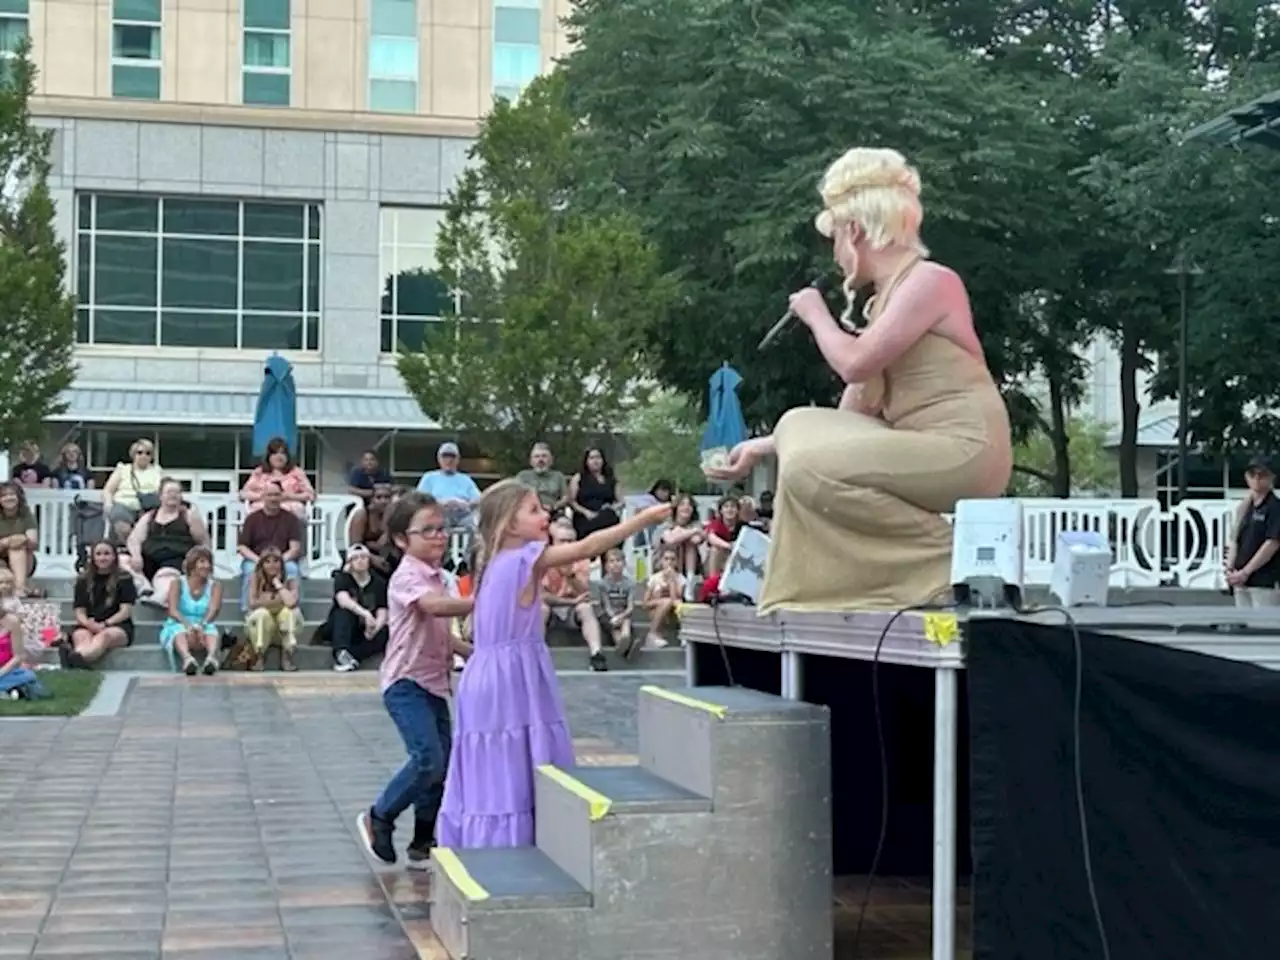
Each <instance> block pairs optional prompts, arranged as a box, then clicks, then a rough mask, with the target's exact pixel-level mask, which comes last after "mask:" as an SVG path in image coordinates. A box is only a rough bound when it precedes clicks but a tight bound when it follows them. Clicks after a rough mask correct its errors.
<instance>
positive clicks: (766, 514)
mask: <svg viewBox="0 0 1280 960" xmlns="http://www.w3.org/2000/svg"><path fill="white" fill-rule="evenodd" d="M756 519H757V521H758V522H759V523H760V529H761V530H763V531H764V532H765V533H768V532H769V531H770V529H771V528H772V527H773V491H772V490H766V491H765V492H764V493H762V494H760V500H759V502H758V503H757V504H756Z"/></svg>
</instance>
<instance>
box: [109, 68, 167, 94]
mask: <svg viewBox="0 0 1280 960" xmlns="http://www.w3.org/2000/svg"><path fill="white" fill-rule="evenodd" d="M111 95H112V96H113V97H122V98H125V99H129V100H159V99H160V68H159V67H129V66H121V65H120V64H115V65H113V66H112V67H111Z"/></svg>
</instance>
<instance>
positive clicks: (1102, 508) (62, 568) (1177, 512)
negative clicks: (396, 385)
mask: <svg viewBox="0 0 1280 960" xmlns="http://www.w3.org/2000/svg"><path fill="white" fill-rule="evenodd" d="M101 497H102V494H101V491H96V490H87V491H80V492H74V491H69V490H41V489H28V490H27V502H28V503H29V504H30V505H31V509H32V510H33V511H34V513H35V516H36V524H37V527H38V529H39V534H40V545H39V570H38V576H42V577H58V576H71V575H72V574H73V573H74V570H75V532H76V521H75V518H76V501H77V500H81V501H88V502H96V501H100V500H101ZM186 500H187V502H188V503H190V504H191V505H192V506H193V507H195V508H196V509H197V510H199V511H200V512H201V514H202V515H203V516H204V521H205V525H206V526H207V527H208V529H209V532H210V536H211V539H212V541H213V554H214V563H215V566H216V568H217V571H218V574H219V575H220V576H232V575H234V574H235V573H236V572H237V571H238V570H239V568H240V562H239V559H238V557H237V556H236V540H237V537H238V535H239V530H240V523H241V520H242V519H243V516H244V508H243V505H242V504H240V503H239V501H237V500H235V499H234V498H232V497H229V496H227V495H226V494H211V493H193V494H187V495H186ZM715 502H716V498H715V497H699V498H698V513H699V516H700V517H705V516H706V512H707V510H708V509H709V508H711V507H713V506H714V505H715ZM358 503H359V501H358V500H357V499H356V498H355V497H351V496H331V495H325V496H320V497H317V498H316V501H315V502H314V503H313V504H311V508H310V513H309V515H308V518H307V543H306V553H305V562H304V568H305V575H306V576H307V577H309V578H311V579H325V578H327V577H329V575H330V574H331V573H332V572H333V571H334V570H335V569H336V568H337V566H338V565H339V563H340V562H341V552H342V551H343V550H345V549H346V547H347V544H348V543H349V542H350V538H349V533H348V528H349V526H350V523H351V516H352V513H353V512H354V508H355V507H356V506H357V504H358ZM1022 504H1023V557H1024V577H1025V580H1026V583H1027V584H1032V585H1043V584H1047V583H1048V582H1049V578H1050V575H1051V574H1052V571H1053V559H1054V551H1055V549H1056V547H1057V542H1058V534H1060V533H1063V532H1066V531H1089V532H1093V533H1100V534H1102V535H1103V536H1105V537H1107V539H1108V540H1109V541H1110V543H1111V548H1112V552H1113V556H1114V560H1113V563H1112V568H1111V583H1112V585H1113V586H1116V587H1153V586H1159V585H1161V584H1171V583H1172V584H1177V585H1178V586H1182V587H1194V588H1198V589H1208V590H1212V589H1219V588H1221V587H1222V586H1223V580H1222V561H1223V556H1224V553H1225V549H1226V545H1227V543H1228V541H1229V540H1230V538H1231V534H1232V523H1233V519H1234V516H1235V511H1236V507H1237V505H1238V504H1239V501H1238V500H1187V501H1184V502H1183V503H1180V504H1178V505H1177V506H1175V507H1172V508H1171V509H1169V510H1162V509H1161V508H1160V504H1159V503H1158V502H1157V501H1155V500H1119V499H1117V500H1104V499H1083V498H1082V499H1070V500H1055V499H1024V500H1023V501H1022ZM469 540H470V538H469V536H468V535H466V534H454V535H453V536H452V537H451V538H450V543H449V556H450V558H451V559H452V560H453V561H455V562H461V561H462V560H464V559H465V558H466V556H467V551H468V548H469V546H470V543H469ZM624 550H625V552H626V554H627V568H628V569H629V570H631V571H632V573H633V575H643V574H644V573H645V572H647V571H649V570H652V569H653V567H652V564H651V563H650V562H649V556H648V550H647V549H646V548H645V547H644V546H643V544H640V545H638V544H637V543H636V542H635V541H634V540H632V541H629V542H628V543H626V544H625V545H624Z"/></svg>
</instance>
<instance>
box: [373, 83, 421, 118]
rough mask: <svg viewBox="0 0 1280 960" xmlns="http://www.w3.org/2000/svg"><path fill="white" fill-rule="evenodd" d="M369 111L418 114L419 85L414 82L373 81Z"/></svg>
mask: <svg viewBox="0 0 1280 960" xmlns="http://www.w3.org/2000/svg"><path fill="white" fill-rule="evenodd" d="M369 109H370V110H373V111H377V112H381V113H414V112H416V111H417V109H418V84H417V83H416V82H414V81H412V80H408V81H406V80H371V81H370V82H369Z"/></svg>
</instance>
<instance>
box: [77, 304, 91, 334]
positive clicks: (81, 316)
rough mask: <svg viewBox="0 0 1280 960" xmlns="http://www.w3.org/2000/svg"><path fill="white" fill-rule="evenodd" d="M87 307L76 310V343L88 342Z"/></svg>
mask: <svg viewBox="0 0 1280 960" xmlns="http://www.w3.org/2000/svg"><path fill="white" fill-rule="evenodd" d="M89 342H90V341H89V308H88V307H80V308H79V309H78V310H76V343H89Z"/></svg>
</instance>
